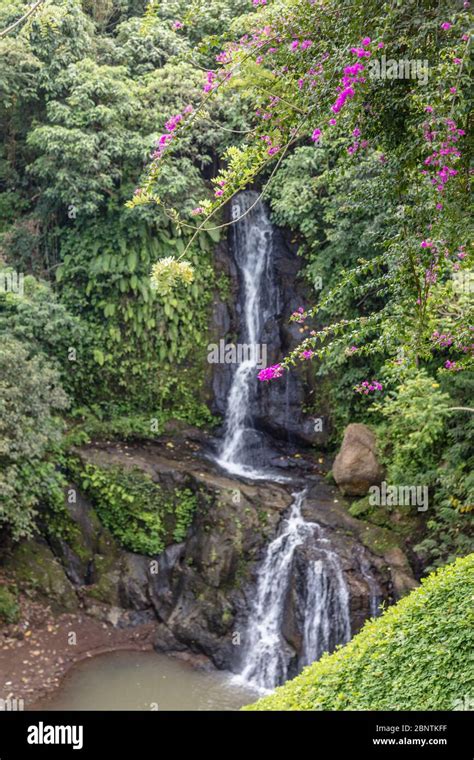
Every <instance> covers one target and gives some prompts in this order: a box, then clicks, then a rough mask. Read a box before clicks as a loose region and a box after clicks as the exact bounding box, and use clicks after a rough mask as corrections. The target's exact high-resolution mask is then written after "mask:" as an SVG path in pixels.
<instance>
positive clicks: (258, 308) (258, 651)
mask: <svg viewBox="0 0 474 760" xmlns="http://www.w3.org/2000/svg"><path fill="white" fill-rule="evenodd" d="M256 201H257V195H256V193H252V192H245V193H240V194H239V195H238V196H237V198H235V199H234V201H233V204H232V217H233V219H234V220H236V223H235V225H234V227H233V246H232V248H233V254H234V258H235V262H236V265H237V269H238V272H239V278H240V290H241V310H242V330H241V335H240V340H242V342H243V343H245V344H246V345H250V346H251V347H253V352H251V353H250V356H249V357H248V358H246V359H245V360H244V361H242V362H241V363H240V364H239V365H238V366H237V369H236V370H235V372H234V375H233V378H232V384H231V388H230V392H229V398H228V403H227V409H226V415H225V430H224V438H223V440H222V442H221V445H220V448H219V451H218V457H217V460H216V461H217V463H218V464H219V465H220V466H221V467H222V468H224V469H225V470H227V472H230V473H232V474H234V475H237V476H242V477H246V478H250V479H253V480H255V479H271V478H272V473H271V472H270V471H269V470H268V469H265V468H264V467H260V468H259V469H257V468H256V467H255V463H256V462H258V456H257V453H256V447H255V442H256V436H257V433H256V431H255V428H254V426H253V423H252V414H251V408H252V404H254V403H255V399H256V398H257V384H258V380H257V373H258V369H259V366H258V355H259V352H258V351H257V350H256V348H257V344H259V342H260V341H261V339H262V332H263V329H264V326H265V322H266V321H267V320H268V319H269V318H270V317H272V316H275V315H276V314H277V313H278V310H279V302H278V301H279V293H278V289H277V288H276V287H275V283H274V277H273V273H272V268H273V267H272V249H273V246H272V239H273V231H272V225H271V222H270V220H269V218H268V216H267V212H266V210H265V207H264V206H263V204H262V203H260V202H256ZM304 498H305V493H304V492H300V493H298V494H294V502H293V504H292V506H291V508H290V512H289V514H288V516H287V517H286V518H285V519H284V520H283V521H282V522H281V525H280V528H279V531H278V535H277V537H276V538H275V539H274V540H273V541H272V542H271V543H270V544H269V546H268V547H267V550H266V554H265V557H264V559H263V562H262V564H261V566H260V569H259V572H258V579H257V588H256V595H255V601H254V604H253V606H252V609H251V612H250V618H249V621H248V624H247V630H246V632H245V634H244V641H243V644H244V651H243V658H242V663H243V664H242V670H241V674H240V676H239V679H242V680H244V681H246V682H249V683H251V684H253V685H255V686H258V687H263V688H272V687H274V686H277V685H278V684H280V683H282V682H283V681H284V680H286V678H288V676H289V668H290V664H291V663H292V661H294V659H295V651H294V650H293V649H292V648H291V647H290V646H289V644H288V643H287V642H286V640H285V638H284V636H283V634H282V625H283V622H284V620H283V618H284V609H285V600H286V598H287V595H288V590H289V588H290V584H291V580H292V576H293V574H294V573H295V568H294V564H295V562H294V560H295V552H296V550H297V549H298V547H304V546H306V545H309V546H310V547H311V551H312V552H313V553H315V554H316V559H314V560H310V561H309V562H308V563H307V564H305V567H304V571H303V573H302V575H303V577H302V586H303V588H304V594H303V597H302V605H301V606H302V609H301V611H300V617H301V618H302V620H303V624H302V639H303V641H302V648H301V653H300V655H299V660H298V662H297V669H298V670H299V669H301V667H302V666H303V665H305V664H308V663H310V662H313V661H314V660H316V659H318V658H319V657H320V656H321V655H322V653H323V652H324V651H326V650H328V649H333V648H334V647H335V646H336V644H340V643H344V642H346V641H347V640H348V639H349V637H350V619H349V593H348V590H347V586H346V584H345V581H344V575H343V572H342V569H341V565H340V562H339V559H338V556H337V554H336V553H335V552H334V551H333V550H332V549H331V545H330V543H329V541H328V539H327V538H325V537H324V535H323V532H322V529H321V528H320V527H319V526H318V525H317V524H316V523H311V522H307V521H305V519H304V517H303V515H302V511H301V509H302V505H303V503H304Z"/></svg>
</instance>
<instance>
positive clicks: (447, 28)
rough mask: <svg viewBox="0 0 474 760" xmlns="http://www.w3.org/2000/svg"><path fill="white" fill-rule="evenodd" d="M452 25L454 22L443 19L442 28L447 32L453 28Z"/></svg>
mask: <svg viewBox="0 0 474 760" xmlns="http://www.w3.org/2000/svg"><path fill="white" fill-rule="evenodd" d="M451 26H452V24H450V23H449V21H443V23H442V24H441V29H443V31H445V32H448V31H449V30H450V29H451Z"/></svg>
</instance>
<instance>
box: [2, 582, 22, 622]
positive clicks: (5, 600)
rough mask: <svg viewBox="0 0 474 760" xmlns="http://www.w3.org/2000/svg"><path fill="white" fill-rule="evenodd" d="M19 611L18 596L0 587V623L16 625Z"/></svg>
mask: <svg viewBox="0 0 474 760" xmlns="http://www.w3.org/2000/svg"><path fill="white" fill-rule="evenodd" d="M19 611H20V608H19V607H18V602H17V599H16V595H15V594H13V593H12V592H11V591H10V590H9V589H8V588H6V587H5V586H0V622H2V623H16V621H17V620H18V614H19Z"/></svg>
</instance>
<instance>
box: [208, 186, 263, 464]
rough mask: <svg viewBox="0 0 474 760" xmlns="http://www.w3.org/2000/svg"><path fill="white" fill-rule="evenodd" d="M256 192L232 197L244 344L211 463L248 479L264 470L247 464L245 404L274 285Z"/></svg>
mask: <svg viewBox="0 0 474 760" xmlns="http://www.w3.org/2000/svg"><path fill="white" fill-rule="evenodd" d="M257 197H258V196H257V194H256V193H253V192H245V193H240V194H239V195H238V196H237V198H235V199H234V201H233V203H232V218H233V219H239V221H237V222H236V224H235V225H234V228H233V246H232V247H233V253H234V257H235V261H236V264H237V268H238V271H239V277H240V284H241V305H242V332H241V336H240V340H241V341H242V343H243V344H245V345H246V346H249V347H250V350H249V352H248V353H249V357H248V358H246V359H245V360H244V361H243V362H241V363H240V364H239V365H238V367H237V369H236V371H235V373H234V376H233V378H232V385H231V388H230V392H229V399H228V402H227V410H226V415H225V431H224V438H223V441H222V444H221V446H220V449H219V452H218V457H217V463H218V464H219V465H220V466H221V467H223V468H224V469H225V470H227V471H228V472H230V473H233V474H234V475H240V476H244V477H248V478H252V479H260V478H268V473H265V472H263V471H261V470H258V469H257V468H255V467H254V466H252V465H251V464H250V462H253V461H255V453H254V447H255V437H256V433H255V429H254V427H253V425H252V420H251V412H250V410H251V404H252V402H253V400H254V399H255V396H256V393H257V383H258V380H257V372H258V369H259V366H258V359H259V355H260V352H259V351H258V349H257V346H259V345H260V340H261V335H262V328H263V326H264V324H265V321H266V320H267V319H268V318H269V317H270V316H271V315H272V314H275V313H276V312H277V310H278V291H277V289H276V288H275V285H274V278H273V276H272V266H271V254H272V237H273V234H272V225H271V222H270V220H269V218H268V216H267V213H266V210H265V207H264V206H263V204H262V203H260V202H259V201H258V202H257V203H256V200H257ZM244 215H245V216H244ZM240 217H243V218H242V219H240ZM260 347H261V345H260ZM261 368H262V367H260V369H261Z"/></svg>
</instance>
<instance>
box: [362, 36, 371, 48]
mask: <svg viewBox="0 0 474 760" xmlns="http://www.w3.org/2000/svg"><path fill="white" fill-rule="evenodd" d="M362 45H363V46H364V47H367V45H370V37H364V39H363V40H362Z"/></svg>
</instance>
